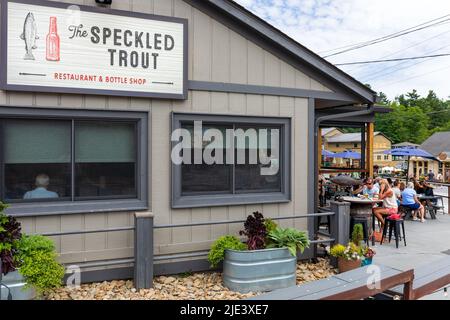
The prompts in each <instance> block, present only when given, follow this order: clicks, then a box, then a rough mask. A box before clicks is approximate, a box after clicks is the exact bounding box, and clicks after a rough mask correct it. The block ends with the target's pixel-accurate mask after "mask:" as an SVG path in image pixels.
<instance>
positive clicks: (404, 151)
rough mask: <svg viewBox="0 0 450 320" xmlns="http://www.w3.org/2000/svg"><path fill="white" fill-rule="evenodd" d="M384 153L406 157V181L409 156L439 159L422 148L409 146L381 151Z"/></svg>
mask: <svg viewBox="0 0 450 320" xmlns="http://www.w3.org/2000/svg"><path fill="white" fill-rule="evenodd" d="M383 153H384V154H390V155H393V156H401V157H408V160H407V161H408V162H407V166H406V181H408V177H409V160H410V158H411V157H421V158H427V159H432V160H435V161H439V160H438V159H436V157H435V156H433V155H432V154H431V153H429V152H427V151H425V150H423V149H414V148H411V147H404V148H397V149H391V150H386V151H384V152H383Z"/></svg>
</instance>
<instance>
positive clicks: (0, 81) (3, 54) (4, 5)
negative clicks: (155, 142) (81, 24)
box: [0, 0, 189, 100]
mask: <svg viewBox="0 0 450 320" xmlns="http://www.w3.org/2000/svg"><path fill="white" fill-rule="evenodd" d="M8 2H15V3H24V4H30V5H39V6H46V7H52V8H68V7H69V6H70V5H71V4H70V3H62V2H54V1H45V0H0V5H1V15H0V16H1V34H0V36H1V40H0V41H1V48H0V65H1V66H2V68H1V69H0V88H1V89H4V90H11V91H31V92H50V93H78V94H96V95H110V96H125V97H145V98H163V99H182V100H185V99H187V97H188V89H187V81H188V70H189V68H188V48H189V46H188V38H189V34H188V20H187V19H183V18H176V17H169V16H160V15H154V14H146V13H140V12H132V11H124V10H116V9H110V8H109V7H94V6H85V5H78V4H74V5H76V6H77V8H79V9H80V11H85V12H93V13H99V14H109V15H117V16H124V17H132V18H140V19H147V20H157V21H166V22H173V23H179V24H181V25H183V59H184V61H183V93H182V94H168V93H150V92H136V91H121V90H105V89H83V88H69V87H57V86H55V87H47V86H32V85H12V84H8V82H7V71H8V67H7V62H8V59H7V57H8V30H7V29H8V22H7V21H8V14H7V11H8ZM92 2H93V3H94V1H92Z"/></svg>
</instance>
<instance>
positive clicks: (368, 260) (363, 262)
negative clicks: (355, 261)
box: [361, 258, 373, 267]
mask: <svg viewBox="0 0 450 320" xmlns="http://www.w3.org/2000/svg"><path fill="white" fill-rule="evenodd" d="M372 259H373V258H365V259H362V260H361V267H364V266H368V265H371V264H372Z"/></svg>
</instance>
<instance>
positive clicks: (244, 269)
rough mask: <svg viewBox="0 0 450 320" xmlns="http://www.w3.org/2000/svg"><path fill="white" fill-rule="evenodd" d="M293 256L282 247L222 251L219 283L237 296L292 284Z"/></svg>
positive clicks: (293, 280)
mask: <svg viewBox="0 0 450 320" xmlns="http://www.w3.org/2000/svg"><path fill="white" fill-rule="evenodd" d="M296 269H297V257H294V256H292V255H291V254H290V253H289V250H288V249H286V248H279V249H278V248H277V249H264V250H255V251H235V250H226V251H225V259H224V262H223V282H224V285H225V286H226V287H227V288H229V289H230V290H233V291H237V292H240V293H248V292H265V291H272V290H275V289H281V288H286V287H292V286H295V285H296V272H295V271H296Z"/></svg>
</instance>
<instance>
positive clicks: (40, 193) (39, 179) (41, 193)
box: [23, 174, 58, 199]
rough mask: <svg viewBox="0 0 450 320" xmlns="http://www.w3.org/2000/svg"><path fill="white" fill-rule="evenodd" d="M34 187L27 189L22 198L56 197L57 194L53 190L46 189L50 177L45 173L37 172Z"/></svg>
mask: <svg viewBox="0 0 450 320" xmlns="http://www.w3.org/2000/svg"><path fill="white" fill-rule="evenodd" d="M35 184H36V189H34V190H32V191H28V192H27V193H25V195H24V196H23V198H24V199H49V198H58V194H57V193H56V192H53V191H48V190H47V188H48V186H49V184H50V178H49V177H48V175H46V174H39V175H38V176H36V182H35Z"/></svg>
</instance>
